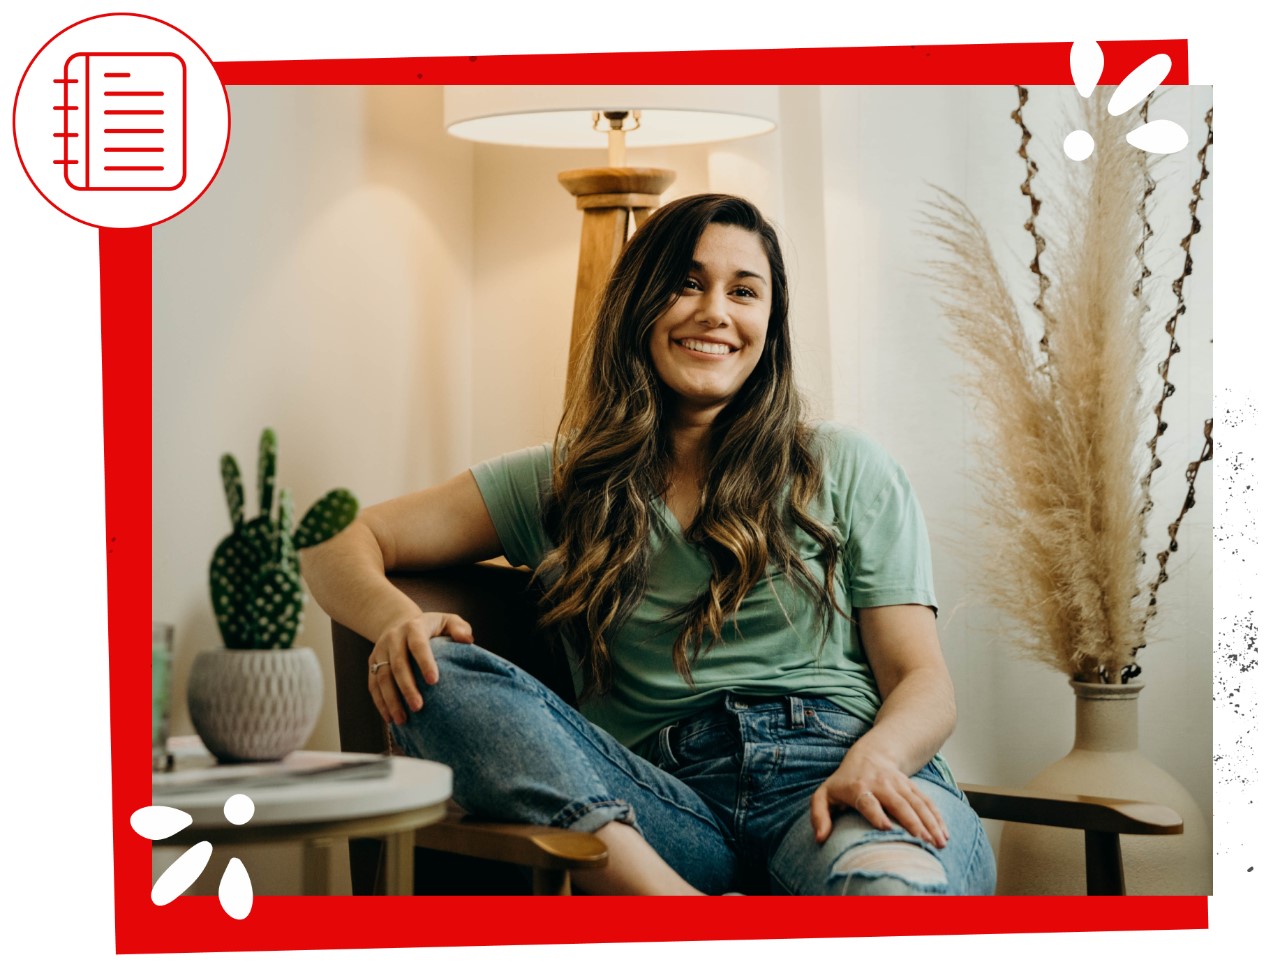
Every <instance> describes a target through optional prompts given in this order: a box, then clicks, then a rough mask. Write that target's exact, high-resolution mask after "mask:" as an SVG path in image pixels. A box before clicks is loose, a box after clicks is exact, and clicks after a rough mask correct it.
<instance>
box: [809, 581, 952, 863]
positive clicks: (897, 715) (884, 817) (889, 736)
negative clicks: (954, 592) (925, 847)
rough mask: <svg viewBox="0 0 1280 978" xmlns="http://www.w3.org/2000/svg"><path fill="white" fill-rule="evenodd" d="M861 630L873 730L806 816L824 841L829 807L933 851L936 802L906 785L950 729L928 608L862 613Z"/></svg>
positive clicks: (938, 832)
mask: <svg viewBox="0 0 1280 978" xmlns="http://www.w3.org/2000/svg"><path fill="white" fill-rule="evenodd" d="M858 628H859V632H860V633H861V636H862V646H863V649H864V650H865V651H866V655H867V662H868V663H869V664H870V666H871V671H872V673H873V674H874V675H875V678H876V685H877V686H878V687H879V689H880V696H881V705H880V712H879V713H878V714H877V715H876V722H875V724H874V726H872V728H871V729H870V730H869V731H867V733H866V734H864V735H863V736H862V737H860V738H859V739H858V741H857V743H855V744H854V745H853V746H852V747H851V748H849V752H848V753H847V754H846V755H845V757H844V760H843V761H841V763H840V766H839V767H838V768H837V769H836V771H835V773H834V774H832V775H831V777H830V778H828V779H827V780H826V782H824V783H823V785H822V786H821V787H820V788H819V789H818V790H817V791H816V792H815V793H814V796H813V799H812V801H811V804H810V816H811V820H812V822H813V829H814V834H815V836H816V837H817V839H818V841H819V842H822V841H824V840H825V839H826V837H827V836H828V835H829V834H830V833H831V811H832V809H833V808H836V809H839V808H850V809H854V810H855V811H857V812H858V813H859V814H861V815H862V817H863V818H865V819H866V820H867V821H868V822H870V823H871V824H872V825H874V826H875V827H876V828H879V829H888V828H891V827H892V822H891V821H890V819H892V820H893V821H896V822H897V823H898V824H899V825H901V826H902V827H903V828H904V829H906V830H907V831H908V832H910V833H911V834H912V835H914V836H916V837H918V838H921V839H926V840H928V841H929V842H932V843H933V844H934V845H936V846H943V845H945V844H946V840H947V828H946V826H945V825H944V824H943V822H942V817H941V815H940V814H939V812H938V810H937V809H936V808H935V807H934V805H933V803H932V802H931V801H930V800H929V799H928V797H927V796H925V795H924V794H923V793H922V792H920V791H919V790H918V789H917V788H916V787H915V785H913V784H912V783H911V780H910V778H911V775H913V774H915V773H916V772H917V771H919V770H920V769H921V768H922V767H924V766H925V764H927V763H928V762H929V760H930V759H931V758H932V757H933V755H934V754H936V753H937V752H938V750H939V748H941V747H942V744H943V743H944V742H945V741H946V739H947V737H949V736H950V735H951V732H952V731H953V730H954V729H955V723H956V705H955V691H954V689H953V688H952V685H951V676H950V674H949V673H948V672H947V666H946V663H945V661H944V660H943V658H942V647H941V645H940V643H939V642H938V629H937V625H936V624H935V621H934V615H933V612H932V610H930V609H929V608H926V607H925V606H924V605H890V606H887V607H883V608H863V609H861V610H860V611H859V612H858Z"/></svg>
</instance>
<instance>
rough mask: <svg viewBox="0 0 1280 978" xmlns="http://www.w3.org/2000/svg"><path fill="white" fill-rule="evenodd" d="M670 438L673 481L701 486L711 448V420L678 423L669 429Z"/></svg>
mask: <svg viewBox="0 0 1280 978" xmlns="http://www.w3.org/2000/svg"><path fill="white" fill-rule="evenodd" d="M668 437H669V438H670V441H671V477H672V480H673V481H676V482H685V481H691V482H695V483H697V484H698V485H701V484H702V483H703V481H704V477H705V473H706V471H707V459H708V455H709V454H710V448H711V419H707V420H706V421H677V422H675V423H673V424H672V425H671V427H670V428H669V429H668Z"/></svg>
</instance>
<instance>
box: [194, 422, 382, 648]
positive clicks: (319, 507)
mask: <svg viewBox="0 0 1280 978" xmlns="http://www.w3.org/2000/svg"><path fill="white" fill-rule="evenodd" d="M221 467H222V489H223V493H224V494H225V495H226V498H227V511H228V513H229V514H230V516H231V534H230V535H229V536H227V537H226V538H225V539H223V540H222V542H221V543H219V544H218V546H217V548H216V549H215V550H214V552H213V560H212V561H211V562H210V564H209V593H210V597H211V598H212V600H213V613H214V616H215V617H216V618H217V620H218V629H219V631H221V632H222V642H223V644H224V645H225V646H226V647H227V648H228V649H286V648H289V647H290V646H291V645H293V640H294V638H295V637H297V634H298V629H299V627H301V625H302V606H303V600H304V598H303V588H302V573H301V571H300V569H299V566H298V551H299V550H302V549H304V548H306V547H314V546H315V545H316V544H318V543H323V542H324V541H325V540H328V539H329V538H330V537H332V536H334V535H335V534H337V533H339V532H341V531H342V530H343V529H344V528H345V527H346V526H347V524H348V523H350V522H351V521H352V520H353V519H355V516H356V511H357V509H358V508H359V504H358V503H357V502H356V498H355V496H353V495H351V493H350V492H348V491H347V490H346V489H334V490H333V491H332V492H330V493H327V494H326V495H325V496H324V497H323V498H322V499H320V500H319V501H318V502H316V503H315V505H313V506H312V507H311V508H310V509H309V510H307V513H306V515H305V516H304V517H303V518H302V521H301V522H300V523H299V524H298V526H297V529H294V526H293V497H292V495H291V494H290V493H289V490H288V489H281V490H280V507H279V511H278V515H276V516H275V517H274V518H273V517H272V509H273V508H274V505H275V483H276V435H275V432H274V431H272V430H271V429H270V428H267V429H266V430H264V431H263V432H262V440H261V442H260V443H259V447H258V503H259V507H260V513H259V515H258V516H257V517H255V518H254V519H251V520H249V521H247V522H246V521H245V519H244V486H243V484H242V483H241V480H240V467H239V466H238V465H237V464H236V460H235V459H234V458H233V457H232V456H230V455H223V456H222V463H221Z"/></svg>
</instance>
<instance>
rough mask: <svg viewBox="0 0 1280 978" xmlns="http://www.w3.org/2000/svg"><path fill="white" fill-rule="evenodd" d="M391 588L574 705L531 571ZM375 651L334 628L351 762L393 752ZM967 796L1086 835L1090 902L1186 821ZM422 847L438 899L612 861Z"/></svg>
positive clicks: (452, 825)
mask: <svg viewBox="0 0 1280 978" xmlns="http://www.w3.org/2000/svg"><path fill="white" fill-rule="evenodd" d="M391 580H392V582H393V583H394V584H395V585H396V586H397V587H399V588H400V589H401V590H402V591H403V592H404V593H405V594H407V595H408V596H409V597H410V598H412V599H413V600H414V601H416V602H417V603H418V605H419V606H420V607H422V608H424V609H428V608H429V609H430V610H433V611H450V612H453V613H455V614H458V615H461V616H462V617H463V618H465V619H466V620H467V621H469V622H470V623H471V625H472V629H473V631H474V633H475V638H476V641H477V642H478V643H479V644H480V645H482V646H484V647H485V648H487V649H489V650H490V651H492V652H495V653H497V654H499V655H501V656H503V657H505V658H507V659H508V660H510V661H511V662H514V663H516V664H517V665H519V666H520V667H521V668H523V669H525V670H526V671H528V672H529V673H531V674H532V675H534V676H536V677H538V678H539V679H540V680H542V681H543V682H544V683H546V684H547V685H548V686H549V687H550V688H551V689H552V690H553V691H554V692H556V693H557V694H558V695H560V696H561V697H563V698H564V699H565V700H566V701H568V702H573V698H574V697H573V689H572V685H571V682H570V678H569V670H568V666H567V663H565V661H564V659H563V657H562V656H561V655H559V654H558V653H557V652H556V651H555V650H553V649H552V648H551V647H550V645H549V644H548V643H547V642H546V641H544V640H542V639H541V638H540V637H539V636H538V633H537V630H536V629H535V627H534V621H535V617H536V613H535V609H534V605H533V602H532V600H531V596H530V594H529V590H528V584H529V572H528V571H526V570H520V569H515V568H511V567H506V566H502V565H499V564H493V563H486V564H475V565H471V566H466V567H455V568H450V569H447V570H439V571H429V572H424V573H418V574H404V575H395V576H393V577H392V578H391ZM371 650H372V643H370V642H369V641H368V640H367V639H364V638H362V637H361V636H359V635H357V634H356V633H354V632H352V631H351V630H350V629H348V628H346V627H344V626H342V625H340V624H338V623H337V622H334V623H333V657H334V674H335V678H336V682H337V704H338V736H339V740H340V743H341V747H342V749H343V750H345V751H364V752H370V753H381V752H385V751H387V750H389V749H390V740H389V737H388V734H387V730H386V727H385V725H384V724H383V722H382V718H381V717H380V716H379V715H378V711H377V710H376V709H375V708H374V705H373V701H372V700H371V699H370V697H369V693H368V689H367V675H368V662H369V653H370V651H371ZM960 787H961V789H962V790H963V791H964V792H965V794H966V795H967V796H968V798H969V802H970V804H971V805H972V806H973V808H974V810H975V811H976V812H977V813H978V815H979V816H981V817H982V818H988V819H996V820H1003V821H1012V822H1031V823H1035V824H1039V825H1052V826H1060V827H1064V828H1071V829H1077V830H1080V831H1082V832H1083V833H1084V857H1085V864H1086V878H1087V887H1088V893H1089V894H1090V895H1123V893H1124V866H1123V860H1122V856H1121V851H1120V836H1121V835H1122V834H1134V835H1176V834H1179V833H1181V832H1182V819H1181V818H1180V817H1179V816H1178V814H1177V813H1176V812H1174V811H1173V810H1171V809H1169V808H1165V807H1163V806H1160V805H1151V804H1147V803H1143V802H1137V801H1124V800H1119V799H1114V798H1095V797H1089V796H1082V795H1054V794H1047V793H1045V792H1039V791H1029V790H1025V789H1019V788H994V787H987V786H984V785H971V784H962V785H961V786H960ZM416 843H417V848H418V858H419V860H420V861H421V863H422V865H421V867H420V870H421V871H420V872H418V873H417V874H416V878H417V879H419V880H420V881H422V885H425V886H427V887H430V888H431V889H430V890H427V891H423V890H420V892H435V893H482V892H489V893H493V892H520V891H521V890H522V889H523V890H524V891H525V892H527V891H528V888H529V881H528V876H527V874H528V873H531V874H532V888H533V892H534V893H535V894H547V895H562V896H568V895H569V893H570V887H569V874H570V872H571V871H572V870H575V869H587V868H591V867H593V866H600V865H603V864H604V863H605V861H606V860H607V859H608V852H607V851H606V848H605V846H604V844H603V843H602V842H601V841H600V840H599V839H597V838H596V837H595V836H594V835H591V834H588V833H583V832H572V831H567V830H564V829H553V828H547V827H545V826H534V825H518V824H499V823H493V822H482V821H478V820H473V819H470V818H468V817H467V816H465V815H464V814H463V813H462V812H461V811H460V810H458V809H456V808H455V809H454V810H452V811H451V813H450V815H449V817H448V818H446V819H445V821H443V822H441V823H438V824H436V825H432V826H428V827H427V828H423V829H419V830H418V833H417V837H416ZM379 845H380V843H378V842H375V841H373V840H368V839H353V840H351V843H350V847H351V848H350V858H351V880H352V890H353V892H354V893H356V894H357V895H360V894H368V893H375V892H378V890H379V880H378V878H377V871H376V867H377V865H378V852H379V850H378V846H379ZM513 868H514V869H513Z"/></svg>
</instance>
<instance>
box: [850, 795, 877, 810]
mask: <svg viewBox="0 0 1280 978" xmlns="http://www.w3.org/2000/svg"><path fill="white" fill-rule="evenodd" d="M875 796H876V793H875V792H874V791H864V792H862V793H861V794H859V795H858V797H857V798H855V799H853V808H854V811H857V810H858V806H859V805H861V804H862V799H863V798H868V797H870V798H873V799H874V798H875Z"/></svg>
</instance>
